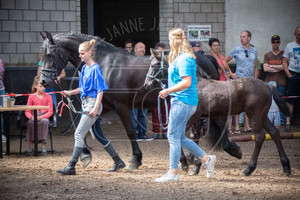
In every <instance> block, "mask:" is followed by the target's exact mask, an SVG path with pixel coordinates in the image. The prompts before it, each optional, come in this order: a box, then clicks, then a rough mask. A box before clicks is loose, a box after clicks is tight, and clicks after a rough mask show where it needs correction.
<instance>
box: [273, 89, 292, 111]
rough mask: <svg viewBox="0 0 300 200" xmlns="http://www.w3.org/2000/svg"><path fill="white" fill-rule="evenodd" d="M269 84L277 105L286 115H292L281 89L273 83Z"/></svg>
mask: <svg viewBox="0 0 300 200" xmlns="http://www.w3.org/2000/svg"><path fill="white" fill-rule="evenodd" d="M268 85H269V87H270V89H271V93H272V97H273V99H274V100H275V102H276V104H277V106H278V107H279V110H280V111H281V112H282V113H283V114H284V115H285V116H286V117H290V116H291V112H290V109H289V107H288V105H287V103H286V101H285V100H284V99H283V98H282V94H281V93H280V92H279V90H278V89H277V88H276V87H275V86H274V85H271V84H268Z"/></svg>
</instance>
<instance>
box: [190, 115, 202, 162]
mask: <svg viewBox="0 0 300 200" xmlns="http://www.w3.org/2000/svg"><path fill="white" fill-rule="evenodd" d="M203 122H204V120H203V119H200V120H199V121H198V122H197V123H195V124H193V125H192V127H191V131H190V139H191V140H193V141H194V142H195V143H196V144H199V139H200V135H201V128H202V126H203V124H204V123H203ZM186 159H187V162H188V164H189V165H193V164H194V163H195V160H197V158H196V157H195V156H194V154H192V153H191V152H188V153H187V155H186Z"/></svg>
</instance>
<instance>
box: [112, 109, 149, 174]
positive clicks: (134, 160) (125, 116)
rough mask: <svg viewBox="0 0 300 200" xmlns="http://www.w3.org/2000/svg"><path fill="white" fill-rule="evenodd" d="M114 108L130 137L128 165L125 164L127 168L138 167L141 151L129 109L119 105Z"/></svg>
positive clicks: (140, 160)
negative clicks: (130, 149) (130, 148)
mask: <svg viewBox="0 0 300 200" xmlns="http://www.w3.org/2000/svg"><path fill="white" fill-rule="evenodd" d="M115 110H116V111H117V112H118V114H119V116H120V119H121V121H122V123H123V125H124V127H125V129H126V133H127V136H128V138H129V139H130V142H131V146H132V156H131V159H130V161H129V165H128V166H127V169H138V167H139V166H141V165H142V158H143V155H142V151H141V149H140V147H139V145H138V143H137V141H136V137H135V130H134V128H133V124H132V121H131V116H130V113H129V109H128V107H125V106H121V105H120V106H119V107H118V108H117V109H115Z"/></svg>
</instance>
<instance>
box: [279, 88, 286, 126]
mask: <svg viewBox="0 0 300 200" xmlns="http://www.w3.org/2000/svg"><path fill="white" fill-rule="evenodd" d="M277 89H278V90H279V92H280V93H281V94H282V96H285V90H286V86H280V85H278V86H277ZM280 121H281V124H285V123H286V117H285V116H284V114H283V113H282V112H280Z"/></svg>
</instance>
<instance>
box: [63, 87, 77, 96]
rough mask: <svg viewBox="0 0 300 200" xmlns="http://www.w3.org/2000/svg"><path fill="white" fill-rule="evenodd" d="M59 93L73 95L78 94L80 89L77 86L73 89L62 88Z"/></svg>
mask: <svg viewBox="0 0 300 200" xmlns="http://www.w3.org/2000/svg"><path fill="white" fill-rule="evenodd" d="M61 93H62V94H63V95H67V96H71V95H74V94H79V93H80V91H79V88H77V89H74V90H64V91H62V92H61Z"/></svg>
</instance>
